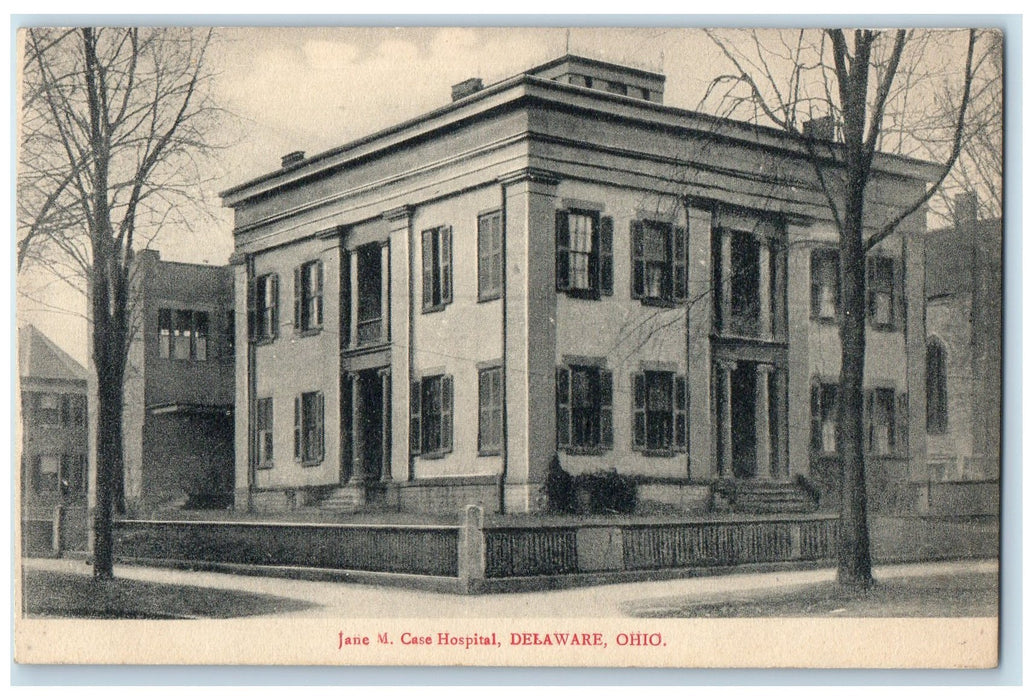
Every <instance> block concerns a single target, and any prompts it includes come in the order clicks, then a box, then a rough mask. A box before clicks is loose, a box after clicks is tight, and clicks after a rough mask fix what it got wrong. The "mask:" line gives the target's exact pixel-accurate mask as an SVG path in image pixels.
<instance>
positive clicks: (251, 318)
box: [248, 275, 280, 342]
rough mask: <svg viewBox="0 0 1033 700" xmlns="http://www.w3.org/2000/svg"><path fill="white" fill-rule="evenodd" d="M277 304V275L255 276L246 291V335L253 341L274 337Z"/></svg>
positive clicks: (278, 293)
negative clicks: (247, 291)
mask: <svg viewBox="0 0 1033 700" xmlns="http://www.w3.org/2000/svg"><path fill="white" fill-rule="evenodd" d="M279 306H280V278H279V276H278V275H262V276H261V277H258V278H256V279H255V281H254V283H253V284H252V285H251V289H250V290H249V293H248V328H249V333H248V337H249V338H250V339H251V340H252V341H253V342H266V341H270V340H273V339H274V338H276V336H277V334H278V333H277V329H278V326H279V316H280V313H279Z"/></svg>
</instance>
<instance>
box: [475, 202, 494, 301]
mask: <svg viewBox="0 0 1033 700" xmlns="http://www.w3.org/2000/svg"><path fill="white" fill-rule="evenodd" d="M491 229H492V217H489V216H482V217H480V218H479V219H478V220H477V296H478V297H481V298H483V297H484V296H486V295H487V294H488V293H489V291H492V284H491V254H492V240H491V239H492V231H491Z"/></svg>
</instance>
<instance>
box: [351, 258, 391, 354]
mask: <svg viewBox="0 0 1033 700" xmlns="http://www.w3.org/2000/svg"><path fill="white" fill-rule="evenodd" d="M385 252H386V251H385V248H384V246H382V245H381V244H380V243H370V244H368V245H364V246H362V247H361V248H358V249H357V250H356V251H355V259H356V260H355V263H356V272H357V274H358V279H357V280H356V288H357V291H358V294H359V298H358V308H357V310H356V312H357V314H358V315H357V317H356V319H355V323H356V326H355V333H356V336H357V338H356V339H357V341H358V345H373V344H377V343H383V342H385V341H386V340H387V333H386V332H385V330H386V325H387V324H386V323H385V322H384V321H385V319H384V316H385V309H384V292H385V285H386V283H387V280H386V279H385V277H386V271H385V269H384V257H385V255H384V254H385Z"/></svg>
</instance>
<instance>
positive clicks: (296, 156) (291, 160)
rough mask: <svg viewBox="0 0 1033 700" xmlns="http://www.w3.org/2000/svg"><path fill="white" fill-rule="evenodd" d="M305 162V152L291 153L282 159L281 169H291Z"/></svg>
mask: <svg viewBox="0 0 1033 700" xmlns="http://www.w3.org/2000/svg"><path fill="white" fill-rule="evenodd" d="M303 160H305V151H291V152H290V153H288V154H287V155H285V156H283V157H282V158H280V167H281V168H289V167H291V166H292V165H297V164H298V163H300V162H301V161H303Z"/></svg>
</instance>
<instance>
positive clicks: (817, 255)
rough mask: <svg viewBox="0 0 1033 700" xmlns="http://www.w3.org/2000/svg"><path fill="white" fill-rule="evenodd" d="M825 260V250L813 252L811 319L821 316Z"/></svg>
mask: <svg viewBox="0 0 1033 700" xmlns="http://www.w3.org/2000/svg"><path fill="white" fill-rule="evenodd" d="M824 260H825V255H824V251H823V250H820V249H819V250H812V251H811V318H818V317H819V316H820V315H821V283H822V279H821V268H822V263H823V262H824Z"/></svg>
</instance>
